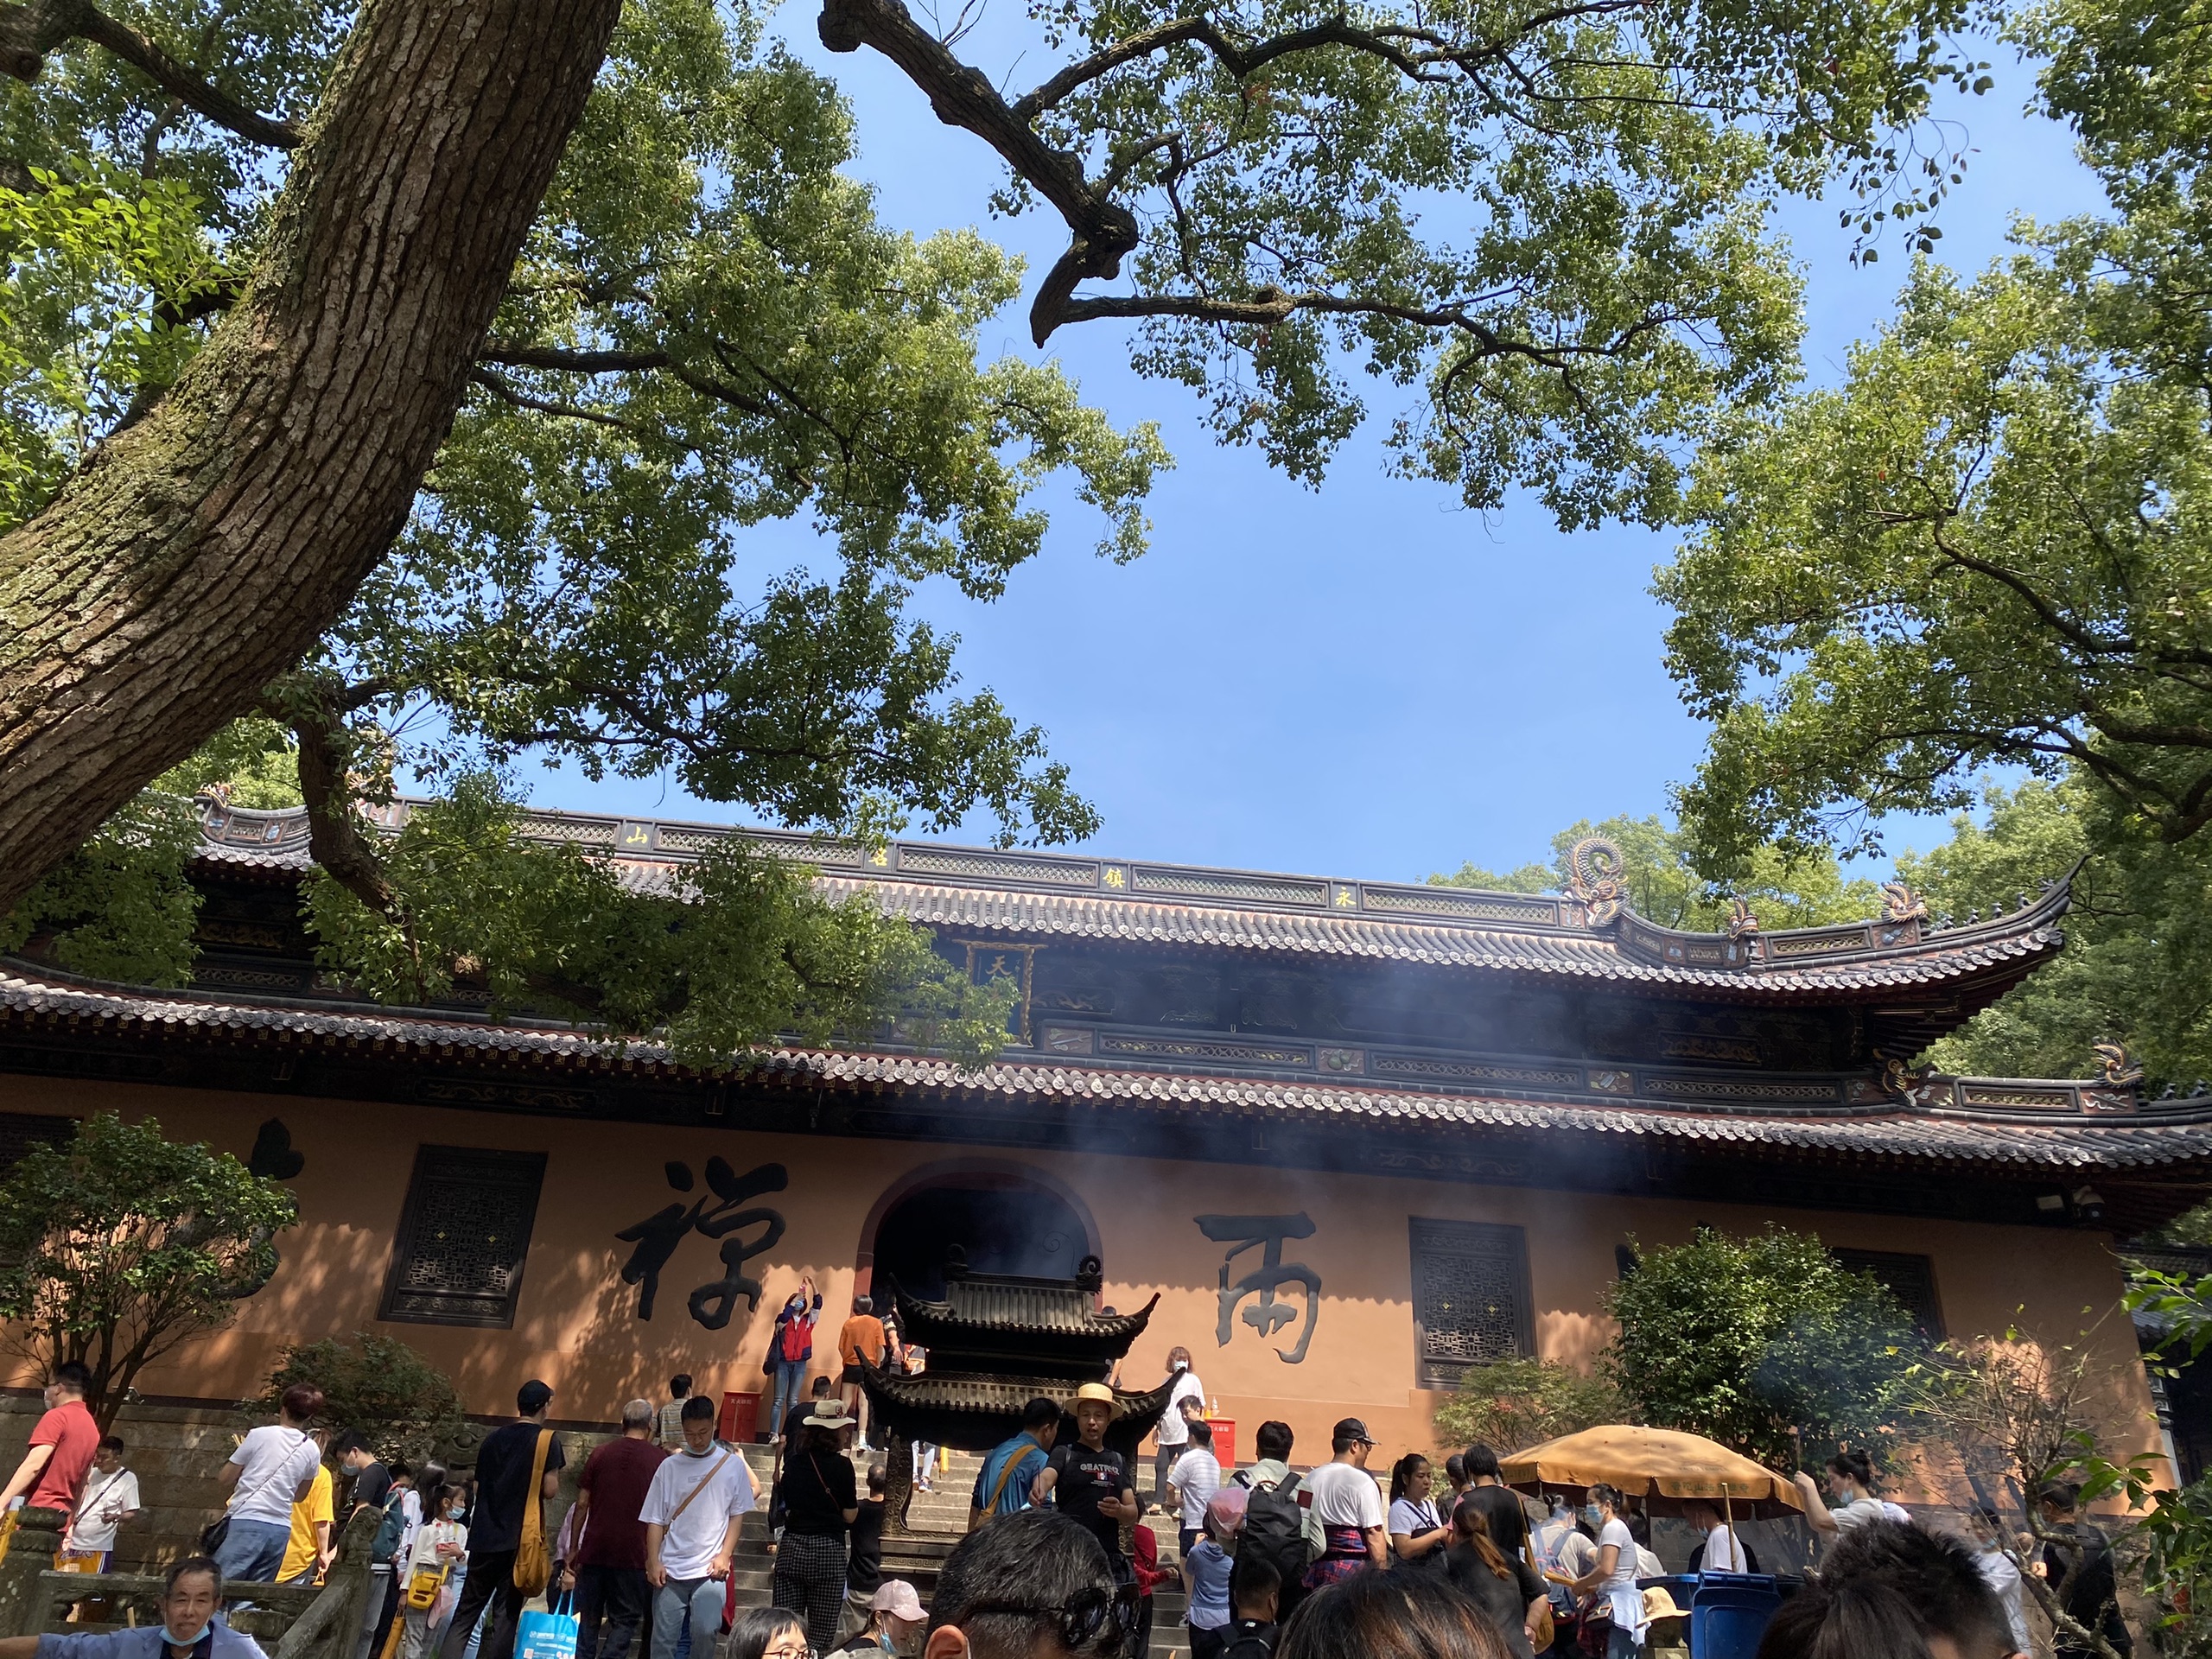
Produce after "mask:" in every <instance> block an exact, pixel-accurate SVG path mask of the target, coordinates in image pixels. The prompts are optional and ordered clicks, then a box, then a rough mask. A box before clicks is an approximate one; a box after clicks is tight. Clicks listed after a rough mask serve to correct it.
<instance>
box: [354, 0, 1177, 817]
mask: <svg viewBox="0 0 2212 1659" xmlns="http://www.w3.org/2000/svg"><path fill="white" fill-rule="evenodd" d="M851 158H852V147H851V119H850V117H849V113H848V111H846V110H845V109H844V107H843V106H842V104H840V103H839V101H838V100H837V99H836V97H835V95H834V93H833V92H832V91H831V89H830V87H829V85H828V84H827V83H826V82H824V81H823V79H821V78H820V77H819V76H817V75H816V74H814V73H811V72H810V71H809V70H807V69H805V68H804V67H802V66H801V65H799V64H798V63H797V62H796V61H795V60H791V58H789V57H788V56H786V55H785V54H783V53H782V52H781V51H780V50H779V49H775V48H762V47H761V46H760V44H759V43H758V41H757V40H756V39H755V35H754V30H753V25H752V24H751V23H750V22H749V21H748V20H747V17H746V16H744V15H743V14H741V13H717V12H716V10H715V8H714V7H712V6H711V5H710V4H708V3H706V0H637V3H633V4H632V6H631V7H630V8H629V10H627V12H626V15H625V18H624V22H623V24H622V26H621V28H620V30H619V31H618V34H617V36H616V39H615V41H614V45H613V50H612V53H611V54H610V56H609V58H608V60H607V66H606V68H605V69H604V71H603V72H602V75H601V85H600V88H599V90H598V92H596V93H595V94H594V97H593V99H592V101H591V104H590V105H589V107H588V110H587V111H586V114H585V118H584V123H583V126H582V130H581V131H580V132H579V133H578V135H577V137H576V138H575V141H574V142H573V143H572V144H571V145H570V148H569V153H568V157H567V160H566V162H564V164H563V168H562V170H561V172H560V175H559V176H558V178H557V179H556V183H555V186H554V188H553V190H552V192H551V194H550V195H549V197H548V198H547V200H546V204H545V207H544V210H543V214H542V215H541V217H540V219H539V221H538V224H537V228H536V230H535V232H533V234H532V238H531V243H530V245H529V246H528V247H527V248H526V250H525V251H524V257H523V260H522V262H521V264H520V265H519V267H518V270H517V273H516V277H515V283H514V287H513V289H512V293H511V295H510V296H509V299H508V301H507V302H506V304H505V307H504V308H503V309H502V311H501V314H500V315H499V320H498V321H497V323H496V324H495V326H494V333H495V340H494V343H493V346H491V347H490V348H488V349H487V353H486V355H487V361H486V364H485V365H484V366H483V368H482V369H481V370H480V373H479V377H478V387H479V389H478V391H477V393H476V395H475V396H474V397H473V398H472V400H471V401H470V403H469V404H468V405H467V407H465V408H464V409H463V410H462V412H461V418H460V420H459V421H458V423H456V425H455V427H454V432H453V435H452V436H451V438H450V439H449V440H448V443H447V445H446V447H445V448H444V450H443V451H442V453H441V454H440V457H439V460H438V463H437V466H436V469H435V474H434V478H433V480H432V482H433V484H434V486H435V487H434V489H433V490H431V491H430V492H428V493H425V495H424V496H423V499H422V500H421V502H420V503H419V504H418V507H417V511H416V518H415V520H414V523H413V524H411V525H410V529H409V531H408V533H407V534H406V536H405V537H403V538H402V541H401V543H400V544H399V546H398V548H397V550H396V552H395V555H394V556H393V557H392V558H391V560H390V561H388V562H387V563H386V564H385V566H384V567H383V568H382V569H380V570H379V571H378V573H377V574H376V575H375V576H373V577H372V579H371V581H370V582H369V583H368V584H367V585H366V587H365V588H364V589H363V590H362V593H361V595H360V597H359V601H358V602H357V604H356V605H355V607H353V611H352V613H350V614H349V615H348V616H347V618H346V620H345V621H344V622H343V623H342V624H341V625H340V627H339V628H338V630H337V631H336V632H335V633H334V635H333V637H332V639H331V640H330V642H329V664H330V666H331V667H333V668H334V670H335V671H336V672H337V673H338V674H339V675H340V676H341V677H343V678H344V679H345V680H346V683H348V685H349V686H361V687H365V688H366V690H364V691H362V692H360V693H359V694H357V695H350V696H349V697H348V699H347V706H348V709H349V710H353V709H358V710H359V711H360V712H361V713H362V714H364V715H372V716H373V717H374V718H375V719H377V720H378V721H381V722H382V724H383V725H384V726H385V727H386V728H391V729H397V728H400V727H402V726H403V725H404V723H405V722H406V721H407V720H408V717H409V715H410V712H411V711H413V710H415V709H419V708H420V707H421V706H423V704H425V703H426V702H427V703H428V704H429V705H430V706H432V707H434V708H435V709H436V710H437V711H438V714H439V715H440V716H441V721H442V726H443V727H444V728H445V734H446V735H445V738H444V740H443V741H442V742H441V743H439V744H437V745H434V746H418V747H416V748H415V749H414V750H413V751H412V752H410V753H409V754H407V755H405V756H403V757H402V758H403V759H404V760H410V761H411V762H412V763H413V764H415V765H416V766H418V767H423V768H425V769H427V770H428V771H429V772H430V773H432V774H433V775H436V776H444V777H449V776H451V775H452V774H453V773H454V772H456V771H459V770H465V769H467V768H469V767H473V766H480V765H483V764H487V763H489V764H499V763H503V762H505V761H506V760H510V759H512V758H513V757H515V756H518V755H519V754H522V753H534V754H536V755H537V756H540V757H542V758H545V759H550V760H553V761H555V762H556V764H557V763H562V762H570V763H573V764H575V765H577V766H581V767H582V769H583V771H584V772H585V773H586V774H587V775H588V776H591V777H598V776H601V775H602V774H604V773H607V772H613V773H615V774H618V775H620V776H624V777H632V778H644V777H651V776H656V775H670V774H672V775H673V776H674V777H675V778H676V779H678V780H679V781H681V782H682V783H683V785H684V786H685V787H686V788H688V789H690V790H691V791H694V792H695V793H696V794H698V795H701V796H702V797H704V798H708V799H711V800H719V801H730V802H736V803H741V804H744V805H746V806H747V807H749V808H752V809H753V810H757V811H759V812H761V813H763V814H765V815H766V816H768V817H772V818H773V819H775V820H777V821H779V822H781V823H787V824H795V825H823V826H829V827H832V828H836V829H841V830H843V829H850V828H851V827H852V826H853V825H854V823H855V821H856V819H857V818H858V817H861V816H862V815H865V814H869V813H876V814H879V815H880V814H882V813H885V812H888V813H889V814H890V815H891V817H892V818H893V821H897V820H899V819H905V818H909V817H911V818H918V819H919V820H920V821H921V822H922V823H924V824H925V825H926V826H927V827H929V828H931V829H945V828H949V827H950V826H952V825H954V824H956V823H959V822H960V821H961V820H962V819H963V818H964V817H966V815H967V814H968V813H969V811H970V810H974V809H975V808H976V807H978V806H979V805H980V806H982V807H984V808H987V809H988V810H989V811H990V812H992V813H993V814H994V815H995V817H997V818H998V820H999V822H1000V823H1001V837H1002V839H1004V840H1006V841H1008V842H1011V841H1013V840H1014V839H1017V838H1020V837H1024V836H1027V837H1031V838H1034V839H1039V840H1048V841H1058V840H1065V839H1069V838H1071V837H1077V836H1084V835H1088V834H1090V832H1091V831H1092V830H1094V829H1096V824H1097V818H1096V814H1095V813H1094V812H1093V811H1092V810H1091V809H1090V807H1089V805H1088V804H1085V803H1084V802H1083V801H1081V800H1080V799H1079V798H1077V797H1075V796H1074V795H1073V794H1072V793H1071V791H1070V790H1069V789H1068V787H1067V779H1066V773H1065V769H1064V768H1062V767H1060V766H1055V765H1052V764H1051V763H1050V762H1048V761H1047V760H1046V758H1045V755H1044V747H1043V738H1042V734H1039V733H1038V732H1037V731H1036V730H1034V729H1033V728H1022V727H1020V725H1019V724H1017V723H1016V722H1015V721H1014V720H1013V719H1012V718H1011V717H1009V716H1008V715H1007V712H1006V710H1005V709H1003V708H1002V707H1001V704H1000V703H999V702H998V701H997V699H996V698H995V697H993V696H991V695H990V694H989V693H988V692H982V693H977V694H973V695H969V696H956V695H954V687H955V685H956V684H957V673H956V672H955V670H954V667H953V658H952V648H953V646H954V645H955V644H956V643H957V642H956V641H955V640H953V639H948V638H944V637H942V636H940V635H938V633H937V632H934V631H933V630H931V628H929V627H928V626H925V625H922V624H918V623H914V622H912V621H910V620H907V619H906V615H905V606H906V600H907V597H908V593H909V589H910V587H911V585H912V583H913V582H916V581H918V580H921V579H924V578H926V577H929V576H943V577H945V578H948V579H950V581H952V582H955V583H957V585H958V586H959V587H960V588H962V589H963V590H964V591H965V592H967V593H968V594H970V595H973V596H976V597H978V598H986V599H987V598H991V597H995V595H996V594H999V593H1000V592H1001V590H1002V588H1003V587H1004V584H1005V582H1006V579H1007V575H1009V573H1010V572H1011V571H1012V570H1013V569H1014V568H1015V567H1017V566H1018V565H1020V563H1022V562H1023V561H1025V560H1027V559H1028V558H1030V557H1032V556H1033V555H1034V554H1035V553H1036V552H1037V551H1038V550H1039V547H1040V546H1041V544H1042V539H1043V536H1044V532H1045V529H1046V520H1045V517H1044V515H1043V514H1042V513H1041V512H1039V511H1038V510H1037V508H1036V507H1035V506H1034V505H1033V502H1032V499H1031V498H1032V497H1033V494H1034V493H1035V492H1036V490H1037V489H1038V488H1039V486H1041V485H1043V484H1044V483H1046V481H1047V480H1050V479H1052V478H1053V477H1055V476H1056V475H1061V474H1067V475H1070V476H1071V481H1072V483H1073V485H1074V486H1075V493H1077V496H1078V497H1079V498H1080V499H1084V500H1085V501H1087V502H1089V503H1090V504H1091V505H1094V506H1095V507H1096V508H1098V509H1099V510H1100V511H1101V512H1103V514H1104V515H1105V517H1106V519H1107V531H1106V534H1105V536H1104V537H1103V540H1102V542H1101V544H1100V550H1101V551H1102V552H1103V553H1106V554H1108V555H1109V556H1113V557H1115V558H1122V559H1125V558H1128V557H1131V556H1135V554H1136V553H1137V552H1139V551H1140V550H1141V548H1142V545H1143V537H1144V533H1145V528H1146V526H1145V520H1144V518H1143V515H1142V502H1143V498H1144V496H1145V494H1146V493H1147V490H1148V489H1149V487H1150V484H1151V480H1152V476H1153V474H1154V471H1155V470H1156V469H1157V468H1159V467H1162V466H1165V465H1166V464H1167V456H1166V452H1165V450H1164V449H1163V448H1162V447H1161V445H1160V441H1159V438H1158V436H1157V434H1156V432H1155V431H1154V429H1153V428H1152V427H1151V426H1149V425H1144V426H1140V427H1138V428H1136V429H1135V430H1134V431H1132V432H1130V433H1128V434H1127V435H1123V434H1119V433H1116V432H1115V431H1114V430H1113V429H1112V428H1111V427H1110V426H1109V425H1108V423H1106V421H1105V419H1104V417H1103V416H1101V415H1100V414H1099V413H1098V412H1097V411H1096V410H1091V409H1089V408H1086V407H1085V406H1084V404H1082V403H1081V402H1080V401H1079V399H1078V398H1077V394H1076V391H1075V389H1074V387H1073V386H1072V385H1070V384H1069V383H1068V382H1067V381H1066V380H1065V378H1063V377H1062V376H1061V375H1060V373H1059V372H1058V369H1057V368H1056V367H1054V366H1052V365H1028V364H1025V363H1022V362H1020V361H1019V360H1017V359H999V360H997V361H995V362H986V361H984V360H982V359H981V357H980V356H979V354H978V350H977V345H978V340H979V337H980V335H981V333H982V329H983V327H985V326H986V324H987V323H988V321H989V319H990V318H991V317H992V316H993V315H995V313H996V312H998V311H999V310H1000V309H1001V308H1002V307H1003V306H1004V305H1005V304H1006V303H1007V302H1008V301H1009V300H1010V299H1011V298H1012V297H1013V296H1014V294H1015V292H1016V291H1017V288H1018V283H1019V277H1020V264H1019V262H1018V261H1015V260H1013V259H1010V258H1009V257H1007V256H1006V255H1005V254H1003V253H1002V252H1001V251H999V250H998V249H996V248H994V247H992V246H991V245H988V244H987V243H985V242H983V241H982V239H981V238H977V237H976V236H975V235H974V234H972V233H969V232H957V233H947V234H944V235H940V236H937V237H933V238H929V239H927V240H925V241H917V240H916V239H914V238H912V237H907V236H902V235H899V234H895V233H893V232H889V231H887V230H885V229H884V228H883V227H882V226H880V225H879V224H878V223H877V222H876V219H875V217H874V201H873V198H872V196H871V194H870V193H869V192H868V190H867V189H866V188H864V187H862V186H861V185H858V184H855V183H854V182H853V181H850V180H849V179H847V178H845V177H844V176H843V175H842V173H841V172H840V171H839V170H838V169H839V168H841V167H842V166H843V165H844V164H845V163H846V162H849V160H850V159H851ZM607 353H613V354H614V357H613V359H608V358H607V356H606V354H607ZM607 360H617V361H622V360H628V361H647V360H649V361H652V362H655V363H657V364H658V366H656V367H654V368H652V369H651V370H649V371H639V372H626V373H613V372H597V371H596V369H595V368H594V365H597V364H599V363H601V362H605V361H607ZM799 516H806V517H808V518H810V519H811V521H812V522H813V524H814V525H815V526H816V528H817V530H818V531H820V532H821V533H822V535H823V537H825V538H827V539H828V540H829V543H831V545H833V546H834V548H835V549H836V550H837V552H839V553H840V554H841V555H842V559H843V563H844V569H843V571H842V575H820V576H817V575H806V574H801V573H791V574H786V575H774V574H771V573H766V572H763V571H761V570H760V569H758V568H757V566H756V565H754V564H753V563H750V562H749V561H748V558H747V549H748V543H747V538H746V537H745V535H744V531H746V530H747V529H748V528H749V527H751V526H753V525H755V524H760V523H761V522H762V521H764V520H769V519H776V518H794V517H799ZM754 557H755V558H757V555H756V556H754Z"/></svg>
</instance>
